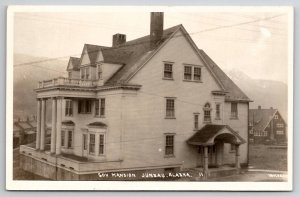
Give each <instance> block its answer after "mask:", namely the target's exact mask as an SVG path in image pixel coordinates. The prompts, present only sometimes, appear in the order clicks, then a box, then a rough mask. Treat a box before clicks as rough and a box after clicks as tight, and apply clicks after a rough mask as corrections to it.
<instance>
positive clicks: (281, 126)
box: [276, 123, 284, 128]
mask: <svg viewBox="0 0 300 197" xmlns="http://www.w3.org/2000/svg"><path fill="white" fill-rule="evenodd" d="M276 127H278V128H283V127H284V125H283V124H282V123H277V124H276Z"/></svg>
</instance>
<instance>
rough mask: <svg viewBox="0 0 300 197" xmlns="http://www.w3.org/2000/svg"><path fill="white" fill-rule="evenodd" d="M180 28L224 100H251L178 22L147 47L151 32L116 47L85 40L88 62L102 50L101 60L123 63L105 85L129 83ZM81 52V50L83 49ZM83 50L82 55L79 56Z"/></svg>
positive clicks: (95, 59)
mask: <svg viewBox="0 0 300 197" xmlns="http://www.w3.org/2000/svg"><path fill="white" fill-rule="evenodd" d="M179 29H181V30H182V31H183V34H184V35H185V36H186V37H187V38H188V41H189V42H190V44H191V47H193V48H194V50H195V51H196V53H197V54H198V55H199V57H200V58H201V59H202V60H203V61H204V64H205V65H206V67H207V69H208V70H209V72H210V73H211V74H212V76H213V77H214V78H215V80H216V82H217V83H218V85H219V86H220V88H221V90H222V91H224V92H226V95H225V98H226V101H238V102H250V101H251V100H250V99H249V98H248V97H247V96H246V95H245V93H243V91H242V90H241V89H240V88H239V87H238V86H237V85H236V84H235V83H234V82H233V81H232V80H231V79H230V78H229V77H228V76H227V75H226V74H225V73H224V72H223V71H222V70H221V69H220V67H219V66H218V65H217V64H216V63H215V62H214V61H213V60H212V59H211V58H210V57H209V56H208V55H207V54H206V53H205V52H204V51H203V50H201V49H198V48H197V47H196V45H195V43H194V42H193V41H192V39H191V38H190V36H189V35H188V33H187V32H186V30H185V29H184V27H183V26H182V25H177V26H174V27H171V28H168V29H165V30H164V31H163V36H162V39H161V40H160V41H159V42H157V43H156V47H154V48H151V47H150V35H147V36H144V37H141V38H138V39H135V40H131V41H128V42H125V43H124V44H122V45H119V46H117V47H104V46H98V45H90V44H85V46H84V48H86V49H87V53H88V56H89V59H90V62H91V64H94V63H95V62H96V61H97V57H98V54H99V52H100V51H101V52H102V55H103V59H104V60H103V61H104V62H107V63H117V64H122V65H123V66H122V67H120V69H119V70H117V72H115V73H114V74H113V75H112V76H111V77H110V78H109V79H108V80H107V81H106V82H105V84H104V85H108V86H109V85H117V84H125V83H128V81H129V79H130V78H131V77H132V76H133V75H134V74H135V73H137V72H138V71H139V70H140V69H141V67H142V66H143V65H144V64H145V63H146V62H147V61H149V59H150V58H151V57H152V56H153V55H154V54H155V53H156V52H157V51H158V50H159V48H160V47H161V46H162V45H163V44H164V43H166V42H167V40H168V39H170V38H172V36H173V35H174V34H175V32H177V31H178V30H179ZM83 52H84V50H83ZM82 57H83V54H82V55H81V59H82Z"/></svg>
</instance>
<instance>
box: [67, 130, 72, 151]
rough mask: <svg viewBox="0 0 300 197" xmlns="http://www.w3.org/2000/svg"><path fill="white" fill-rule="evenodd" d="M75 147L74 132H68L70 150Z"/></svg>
mask: <svg viewBox="0 0 300 197" xmlns="http://www.w3.org/2000/svg"><path fill="white" fill-rule="evenodd" d="M71 147H73V131H68V148H71Z"/></svg>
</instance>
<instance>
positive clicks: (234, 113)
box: [231, 103, 238, 118]
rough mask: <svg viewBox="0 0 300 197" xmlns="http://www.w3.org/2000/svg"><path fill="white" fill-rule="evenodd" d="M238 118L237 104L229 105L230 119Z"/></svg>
mask: <svg viewBox="0 0 300 197" xmlns="http://www.w3.org/2000/svg"><path fill="white" fill-rule="evenodd" d="M237 117H238V105H237V103H231V118H237Z"/></svg>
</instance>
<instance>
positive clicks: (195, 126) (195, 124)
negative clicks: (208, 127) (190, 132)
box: [194, 113, 200, 130]
mask: <svg viewBox="0 0 300 197" xmlns="http://www.w3.org/2000/svg"><path fill="white" fill-rule="evenodd" d="M196 116H197V119H196ZM199 117H200V113H194V130H198V129H199Z"/></svg>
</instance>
